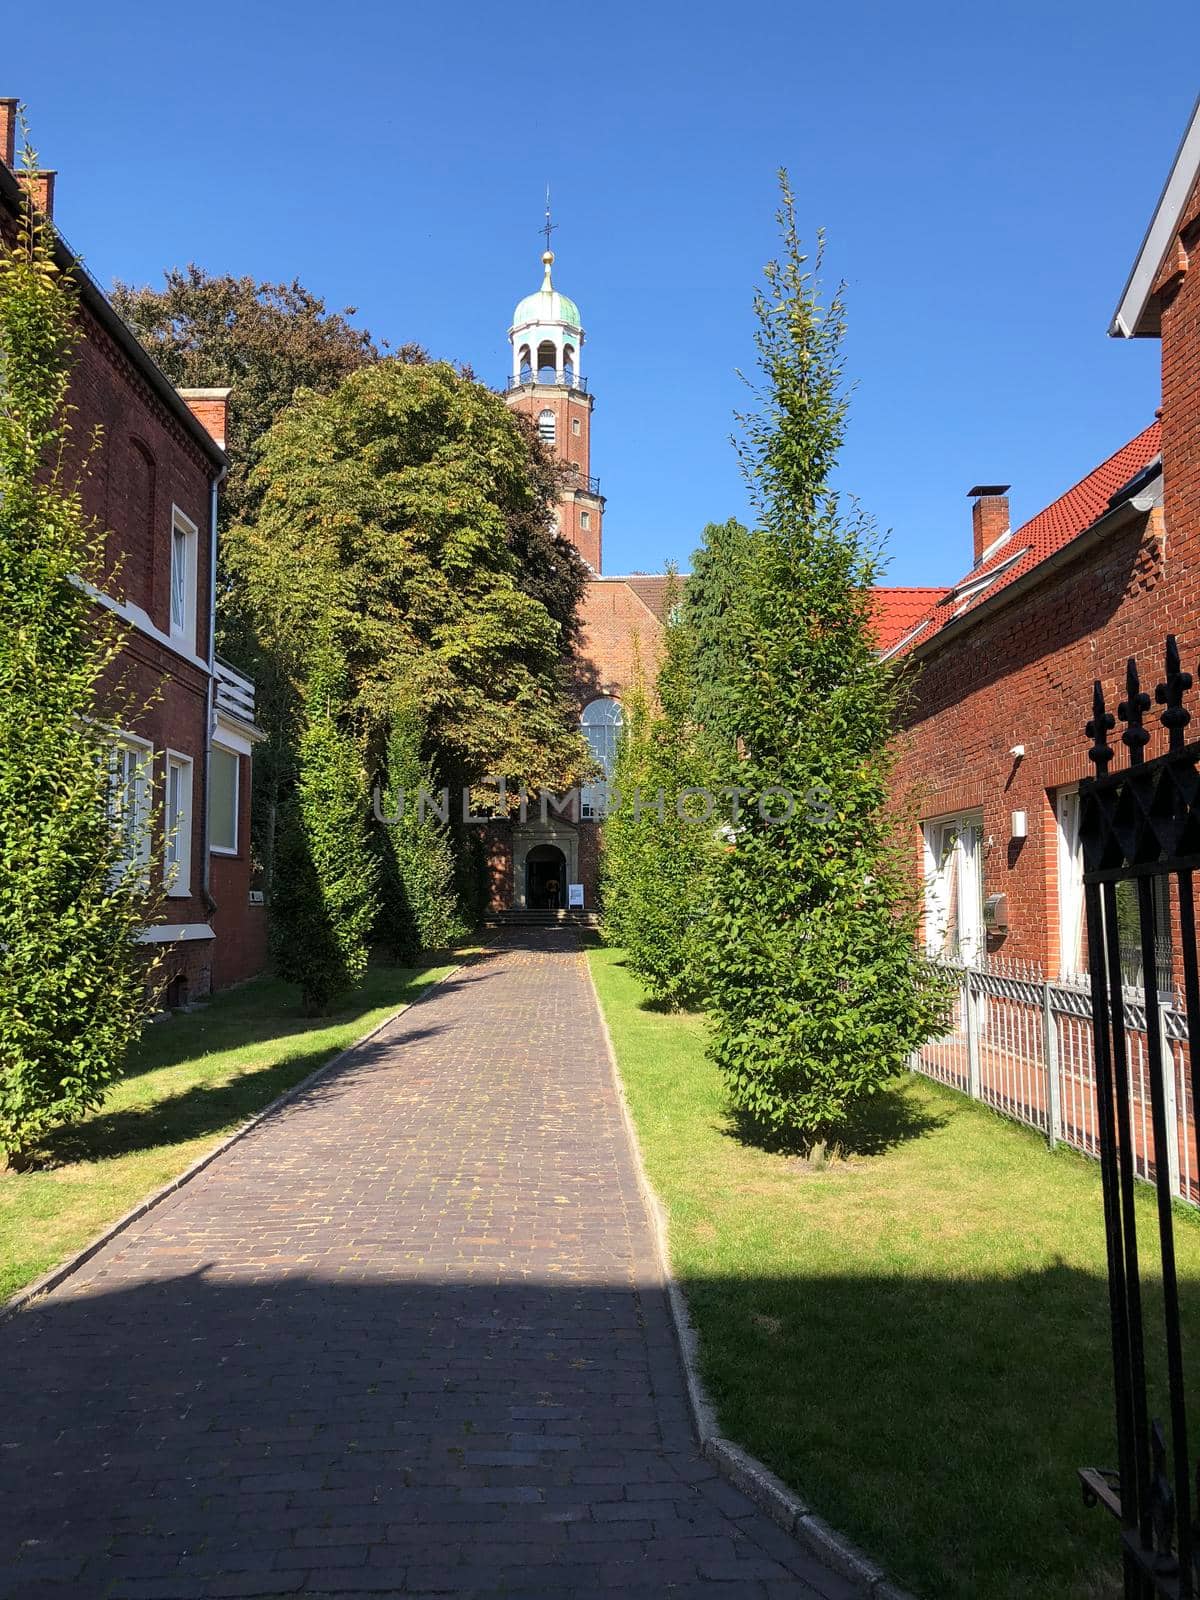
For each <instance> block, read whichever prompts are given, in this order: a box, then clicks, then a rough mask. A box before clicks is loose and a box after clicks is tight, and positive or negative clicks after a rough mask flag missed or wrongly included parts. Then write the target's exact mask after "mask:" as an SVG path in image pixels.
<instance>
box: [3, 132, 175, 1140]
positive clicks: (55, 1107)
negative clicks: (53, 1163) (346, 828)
mask: <svg viewBox="0 0 1200 1600" xmlns="http://www.w3.org/2000/svg"><path fill="white" fill-rule="evenodd" d="M26 165H27V169H28V171H29V173H30V174H31V175H32V173H33V171H34V170H35V158H34V157H33V155H32V153H31V152H30V151H29V150H27V151H26ZM75 309H76V308H75V299H74V295H73V292H72V289H71V286H70V284H69V282H68V281H67V279H66V278H64V276H63V275H62V274H61V273H60V271H59V269H58V267H57V265H56V264H55V257H54V238H53V232H52V229H51V227H50V224H49V223H48V222H46V221H44V220H43V219H41V218H40V217H38V216H37V215H35V213H34V212H33V210H32V209H31V208H30V207H29V206H28V205H26V206H25V207H24V208H23V210H22V213H21V217H20V222H19V230H18V233H17V236H16V239H15V241H12V242H8V241H2V242H0V1152H3V1153H4V1154H6V1155H7V1156H8V1158H9V1160H10V1161H16V1162H19V1161H21V1160H22V1159H23V1158H24V1157H25V1155H26V1154H27V1152H28V1151H29V1149H30V1147H31V1146H32V1145H34V1144H35V1143H36V1141H37V1140H38V1138H39V1137H40V1136H41V1135H43V1134H44V1133H45V1132H46V1131H47V1130H48V1129H49V1128H51V1127H53V1126H54V1125H55V1124H57V1123H62V1122H67V1121H70V1120H72V1119H74V1118H76V1117H78V1116H80V1115H82V1114H83V1113H84V1112H86V1111H88V1110H90V1109H92V1108H93V1107H95V1106H96V1105H98V1104H99V1103H100V1101H101V1100H102V1098H103V1096H104V1091H105V1089H106V1087H107V1086H108V1084H109V1083H110V1082H111V1081H112V1079H113V1078H114V1077H115V1076H116V1074H117V1072H118V1070H119V1068H120V1064H121V1060H122V1057H123V1054H124V1051H125V1048H126V1046H127V1044H128V1043H129V1041H130V1039H131V1038H132V1037H133V1036H134V1035H135V1034H136V1032H137V1031H138V1028H139V1026H140V1023H141V1021H142V1018H143V1014H144V1010H145V1000H144V994H145V989H144V980H145V977H146V976H147V973H146V968H145V964H144V962H143V961H142V959H141V956H142V953H143V952H142V950H141V949H140V948H139V946H138V944H137V942H136V940H137V935H138V931H139V928H140V925H141V923H142V921H143V918H144V915H145V912H146V907H145V905H144V904H143V901H142V896H141V889H142V884H141V877H142V872H143V870H144V868H143V865H142V861H141V858H142V848H141V847H142V844H143V842H144V841H143V840H142V839H141V838H140V836H137V835H138V828H137V823H136V819H134V818H133V817H129V818H127V822H128V824H129V825H128V826H127V827H126V829H125V832H124V835H123V836H118V833H117V832H116V831H115V830H114V828H113V826H112V824H111V823H110V821H109V817H108V814H107V809H106V801H107V798H108V785H109V766H108V752H107V750H106V747H105V738H104V727H105V725H106V723H108V722H109V721H110V720H118V718H119V717H120V713H119V711H118V710H117V709H116V708H117V707H118V705H119V703H120V700H119V695H118V692H117V691H116V690H115V689H114V687H113V674H114V670H115V661H116V656H117V651H118V648H119V644H120V635H119V633H118V631H117V629H116V627H115V625H114V622H113V619H112V618H111V615H110V614H109V613H107V612H98V611H97V610H96V609H95V608H94V607H93V606H92V604H91V602H90V601H89V600H88V598H87V596H86V594H85V593H84V591H83V590H82V589H81V588H80V586H79V584H78V583H77V582H76V579H77V578H79V577H88V576H91V577H96V576H97V575H98V574H99V572H100V571H101V569H102V564H103V554H104V541H103V532H102V530H100V529H99V528H98V527H96V526H95V525H94V524H93V523H91V522H90V521H89V520H88V519H87V518H86V517H85V515H84V512H83V507H82V503H81V500H80V495H79V489H78V485H77V482H76V481H75V480H74V478H73V477H72V476H71V475H70V473H69V471H68V470H67V468H66V467H65V466H64V461H66V460H69V459H73V458H74V459H77V458H78V456H79V455H80V454H85V455H86V449H83V450H81V449H80V444H81V442H80V441H78V440H74V439H73V438H72V426H71V411H70V408H69V406H68V405H67V389H68V383H69V379H70V372H71V366H72V360H73V351H74V347H75V342H76V339H77V336H78V329H77V324H76V321H75Z"/></svg>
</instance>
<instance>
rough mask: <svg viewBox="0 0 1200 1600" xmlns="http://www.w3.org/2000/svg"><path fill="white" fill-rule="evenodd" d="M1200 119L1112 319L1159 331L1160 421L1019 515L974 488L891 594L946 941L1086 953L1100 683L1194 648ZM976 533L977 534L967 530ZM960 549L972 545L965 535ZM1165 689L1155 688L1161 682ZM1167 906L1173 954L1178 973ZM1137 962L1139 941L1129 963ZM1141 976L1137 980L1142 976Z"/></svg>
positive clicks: (1072, 960) (1059, 969)
mask: <svg viewBox="0 0 1200 1600" xmlns="http://www.w3.org/2000/svg"><path fill="white" fill-rule="evenodd" d="M1198 249H1200V112H1198V114H1197V115H1195V116H1193V119H1192V123H1191V126H1190V128H1189V131H1188V134H1187V136H1186V138H1185V140H1184V142H1183V145H1182V146H1181V148H1180V152H1179V155H1178V157H1177V160H1176V163H1175V166H1174V168H1173V169H1172V172H1171V175H1170V178H1169V180H1168V183H1167V186H1166V188H1165V190H1164V192H1163V196H1162V199H1161V201H1160V203H1159V206H1158V209H1157V210H1156V212H1155V214H1154V217H1153V219H1152V221H1151V225H1150V228H1149V230H1148V232H1147V235H1146V239H1145V241H1144V243H1143V246H1142V249H1141V251H1140V253H1139V255H1138V258H1137V261H1136V263H1135V265H1134V269H1133V272H1132V274H1131V277H1130V280H1129V285H1128V286H1127V288H1126V291H1125V293H1124V295H1123V296H1122V300H1121V305H1120V308H1119V310H1118V312H1117V316H1116V318H1115V320H1114V323H1113V326H1112V328H1111V330H1110V331H1111V332H1112V333H1113V334H1114V335H1119V336H1122V337H1161V339H1162V367H1163V391H1162V409H1161V413H1160V416H1161V423H1160V422H1153V423H1151V424H1150V425H1149V426H1148V427H1146V428H1145V429H1144V430H1143V431H1142V432H1141V433H1139V434H1138V435H1137V437H1136V438H1134V439H1132V440H1130V441H1128V442H1127V443H1125V444H1123V445H1122V446H1121V447H1120V448H1119V449H1117V450H1116V451H1114V452H1113V453H1112V454H1111V455H1110V456H1108V458H1107V459H1106V460H1105V461H1103V462H1101V464H1100V465H1099V466H1097V467H1095V468H1094V469H1093V470H1092V471H1091V472H1089V473H1088V474H1087V475H1086V476H1085V477H1084V478H1083V479H1081V481H1080V482H1078V483H1077V484H1076V485H1075V486H1074V487H1073V488H1071V489H1069V490H1067V491H1066V493H1064V494H1063V495H1061V496H1060V497H1059V499H1057V500H1056V501H1054V503H1053V504H1052V505H1049V506H1047V507H1046V508H1045V509H1044V510H1043V511H1041V512H1039V514H1038V515H1037V516H1036V517H1034V518H1032V519H1031V520H1030V521H1029V522H1027V523H1025V524H1024V526H1022V527H1020V528H1017V529H1015V530H1013V529H1010V527H1009V519H1008V501H1007V486H1005V485H999V484H984V485H978V486H976V487H975V488H974V489H972V490H971V491H970V496H971V499H972V502H973V506H972V555H973V562H972V564H971V566H970V567H969V568H968V569H967V571H966V573H965V574H964V576H963V578H962V579H961V580H960V581H959V582H958V583H957V584H955V585H954V586H953V587H952V588H950V589H948V590H945V591H943V592H941V593H939V594H937V595H936V596H934V597H933V599H932V601H931V602H930V603H929V604H927V605H924V606H923V607H921V608H920V614H919V615H917V616H913V615H912V611H913V610H914V609H916V608H914V607H912V606H911V605H909V604H908V601H907V600H906V599H905V598H904V597H905V596H906V595H911V593H912V591H900V592H899V593H897V592H896V591H886V590H885V591H881V594H880V600H879V604H880V616H881V639H882V642H883V644H884V647H885V650H886V651H887V653H889V654H890V655H892V656H893V657H895V658H897V659H900V658H906V659H907V660H909V661H911V662H912V663H913V665H914V666H915V667H916V668H918V669H919V670H918V672H917V676H916V684H915V693H914V699H913V703H912V707H911V710H910V712H909V714H908V716H907V719H906V725H905V728H904V731H903V735H902V739H901V759H900V765H899V772H898V789H899V792H900V793H901V794H902V795H903V796H904V797H905V798H906V799H907V800H908V801H909V802H910V803H911V804H912V806H913V808H914V810H915V814H916V817H917V818H918V821H919V836H918V838H917V840H916V847H917V849H918V851H919V853H920V857H921V865H920V871H921V875H922V879H923V882H924V892H925V912H926V915H925V938H926V941H927V944H928V946H929V948H930V949H932V950H939V951H944V952H946V953H949V954H955V955H958V956H960V957H963V958H965V959H968V960H972V959H975V958H977V957H978V956H980V955H982V954H984V953H985V952H993V953H1001V952H1002V953H1003V954H1005V955H1006V956H1011V957H1015V958H1017V959H1020V960H1029V961H1032V962H1037V963H1038V964H1039V965H1040V966H1041V967H1042V968H1043V969H1044V970H1045V972H1046V973H1047V975H1048V976H1050V977H1058V976H1061V975H1070V974H1073V973H1076V972H1078V971H1079V969H1080V967H1081V965H1082V963H1083V960H1084V951H1083V938H1082V930H1081V903H1082V891H1081V876H1080V874H1081V863H1080V854H1079V845H1078V836H1077V800H1076V785H1077V783H1078V781H1079V779H1080V778H1081V777H1083V776H1085V775H1086V774H1087V771H1088V767H1087V759H1086V740H1085V738H1084V734H1083V725H1084V723H1085V722H1086V721H1087V718H1088V713H1089V707H1090V687H1091V683H1092V680H1093V679H1094V678H1100V679H1101V680H1102V681H1103V682H1104V685H1105V690H1106V693H1107V695H1108V699H1109V703H1110V704H1111V705H1116V703H1117V702H1118V701H1119V700H1121V699H1122V698H1123V696H1124V680H1125V666H1126V661H1127V658H1128V657H1129V656H1131V655H1136V656H1137V657H1138V658H1139V660H1140V661H1141V663H1142V667H1143V673H1144V675H1145V677H1147V678H1149V677H1150V675H1151V674H1152V673H1155V672H1156V670H1157V669H1158V667H1159V665H1160V662H1161V652H1162V646H1163V639H1164V636H1165V635H1166V634H1167V633H1168V632H1173V633H1175V634H1176V635H1177V636H1178V638H1179V642H1180V646H1181V648H1182V650H1183V652H1184V659H1185V663H1186V664H1187V665H1188V666H1189V667H1190V668H1191V669H1192V670H1193V671H1195V670H1196V667H1195V663H1196V656H1197V652H1198V651H1200V383H1198V381H1197V380H1198V373H1200V257H1197V250H1198ZM964 535H965V527H964ZM964 543H965V538H964ZM1151 687H1153V683H1151ZM1171 922H1172V916H1171V908H1170V907H1169V906H1165V905H1164V906H1163V907H1162V908H1161V911H1160V929H1159V937H1160V954H1159V966H1160V971H1161V973H1162V977H1163V984H1164V986H1166V985H1167V984H1169V982H1170V979H1171V969H1172V965H1173V962H1172V956H1171V945H1172V943H1173V941H1172V936H1171ZM1136 959H1137V957H1136V953H1134V952H1132V951H1131V953H1130V961H1131V964H1132V963H1133V962H1135V961H1136ZM1131 975H1132V974H1131Z"/></svg>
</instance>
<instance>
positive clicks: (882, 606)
mask: <svg viewBox="0 0 1200 1600" xmlns="http://www.w3.org/2000/svg"><path fill="white" fill-rule="evenodd" d="M945 592H946V591H945V590H944V589H906V588H900V587H896V588H893V587H891V586H890V585H887V586H881V587H879V588H877V589H875V590H873V591H872V598H873V599H874V601H875V630H876V633H877V634H878V636H879V648H880V649H881V650H890V649H891V648H892V646H893V645H894V644H899V643H900V641H901V639H903V638H904V635H905V634H906V633H911V632H912V630H913V629H914V628H915V627H916V625H917V623H918V622H920V620H921V618H922V617H923V616H924V615H925V614H926V612H927V611H929V610H930V609H931V607H932V606H934V605H935V604H936V603H937V601H938V600H940V599H941V597H942V596H943V595H944V594H945Z"/></svg>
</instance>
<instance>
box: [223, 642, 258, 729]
mask: <svg viewBox="0 0 1200 1600" xmlns="http://www.w3.org/2000/svg"><path fill="white" fill-rule="evenodd" d="M214 677H215V679H216V691H217V693H216V705H217V710H218V711H226V712H228V713H229V715H230V716H231V717H237V719H238V720H239V721H240V722H253V721H254V683H253V681H252V679H250V678H247V677H246V675H245V673H242V672H239V671H238V670H237V668H236V667H231V666H230V665H229V664H228V662H226V661H222V660H221V659H220V657H218V658H217V661H216V663H215V671H214Z"/></svg>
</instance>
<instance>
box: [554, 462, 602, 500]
mask: <svg viewBox="0 0 1200 1600" xmlns="http://www.w3.org/2000/svg"><path fill="white" fill-rule="evenodd" d="M562 469H563V472H564V474H565V475H566V477H567V478H569V479H570V481H571V482H572V484H575V485H584V484H586V486H587V492H588V494H594V495H597V496H598V495H599V493H600V479H599V478H596V477H587V478H585V477H584V475H583V473H581V472H580V470H579V466H578V463H576V462H574V461H564V462H563V464H562Z"/></svg>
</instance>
